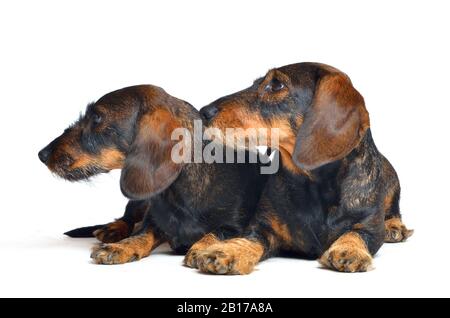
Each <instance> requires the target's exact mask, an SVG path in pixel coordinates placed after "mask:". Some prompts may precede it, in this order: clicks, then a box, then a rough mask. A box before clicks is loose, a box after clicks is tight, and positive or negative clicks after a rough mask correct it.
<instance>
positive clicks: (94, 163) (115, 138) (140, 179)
mask: <svg viewBox="0 0 450 318" xmlns="http://www.w3.org/2000/svg"><path fill="white" fill-rule="evenodd" d="M195 116H198V115H197V114H196V111H195V109H194V108H193V107H192V106H191V105H189V104H188V103H186V102H184V101H181V100H179V99H176V98H175V97H172V96H170V95H169V94H167V93H166V92H165V91H164V90H163V89H161V88H158V87H155V86H150V85H141V86H132V87H127V88H123V89H120V90H117V91H114V92H111V93H109V94H106V95H105V96H103V97H101V98H100V99H99V100H98V101H97V102H95V103H91V104H89V105H88V106H87V109H86V112H85V114H84V115H82V116H81V117H80V118H79V119H78V120H77V121H76V122H75V123H74V124H72V125H71V126H70V127H69V128H67V129H66V130H65V131H64V133H63V134H62V135H61V136H59V137H58V138H56V139H55V140H53V141H52V142H51V143H50V144H49V145H48V146H46V147H45V148H44V149H42V150H41V151H40V152H39V159H40V160H41V161H42V162H43V163H44V164H45V165H46V166H47V167H48V168H49V169H50V171H52V172H54V173H55V174H57V175H58V176H60V177H62V178H64V179H67V180H70V181H77V180H82V179H88V178H89V177H91V176H93V175H96V174H99V173H104V172H109V171H110V170H112V169H122V174H121V189H122V192H123V193H124V194H125V195H126V196H127V197H129V198H131V199H145V198H148V197H150V196H152V195H154V194H156V193H159V192H161V191H163V190H164V189H166V188H167V187H168V186H169V185H170V184H171V183H172V182H173V181H174V180H175V179H176V178H177V176H178V175H179V173H180V171H181V169H182V165H181V164H176V163H174V162H173V161H172V160H171V157H170V154H171V149H172V146H173V145H174V142H173V141H172V140H171V133H172V131H173V130H174V129H175V128H178V127H180V128H182V127H190V125H191V122H192V119H193V117H194V118H195Z"/></svg>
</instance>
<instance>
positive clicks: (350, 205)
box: [195, 63, 412, 274]
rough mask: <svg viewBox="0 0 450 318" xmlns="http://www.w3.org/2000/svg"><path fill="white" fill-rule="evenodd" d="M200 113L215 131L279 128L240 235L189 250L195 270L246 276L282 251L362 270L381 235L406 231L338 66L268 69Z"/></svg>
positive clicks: (393, 180) (396, 236)
mask: <svg viewBox="0 0 450 318" xmlns="http://www.w3.org/2000/svg"><path fill="white" fill-rule="evenodd" d="M201 114H202V116H203V117H204V118H205V119H206V120H207V121H208V122H209V126H214V127H218V128H219V129H221V130H222V131H224V130H225V128H252V127H254V128H259V127H263V128H268V129H270V128H278V129H279V136H280V138H279V139H280V140H279V151H280V157H281V161H282V165H281V166H282V167H281V170H280V171H279V172H278V173H277V174H276V175H272V176H271V177H270V178H269V180H268V183H267V184H266V187H265V189H264V191H263V195H262V198H261V201H260V202H259V205H258V208H257V212H256V215H255V217H254V218H253V219H252V221H251V225H250V226H249V228H248V229H247V230H246V233H245V235H244V236H242V237H240V238H234V239H230V240H227V241H224V242H218V243H216V244H214V245H212V246H210V247H208V248H206V249H205V250H203V251H201V252H198V251H197V263H196V264H195V265H197V266H198V267H199V269H200V270H202V271H204V272H210V273H216V274H247V273H249V272H251V271H252V270H253V268H254V266H255V265H256V264H257V263H258V262H259V261H261V260H263V259H266V258H268V257H271V256H273V255H277V254H280V253H283V252H288V253H290V254H295V255H299V256H302V257H305V258H310V259H317V258H318V259H319V262H320V263H321V264H322V265H323V266H326V267H328V268H330V269H333V270H337V271H341V272H359V271H366V270H367V269H368V268H369V267H370V265H371V263H372V255H374V254H375V253H376V252H377V251H378V249H379V248H380V247H381V245H382V244H383V242H402V241H404V240H406V239H407V238H408V237H409V236H410V235H411V234H412V230H408V229H407V228H406V227H405V226H404V225H403V223H402V221H401V216H400V209H399V199H400V185H399V180H398V177H397V174H396V172H395V170H394V168H393V167H392V166H391V164H390V163H389V161H388V160H387V159H386V158H385V157H384V156H383V155H382V154H381V153H380V152H379V151H378V149H377V147H376V146H375V143H374V141H373V139H372V134H371V131H370V124H369V114H368V112H367V110H366V108H365V104H364V99H363V97H362V96H361V95H360V94H359V93H358V91H357V90H356V89H355V88H354V87H353V85H352V82H351V81H350V79H349V77H348V76H347V75H345V74H344V73H342V72H341V71H339V70H337V69H335V68H333V67H330V66H327V65H323V64H316V63H300V64H293V65H287V66H284V67H281V68H277V69H273V70H271V71H269V72H268V73H267V74H266V76H264V77H263V78H260V79H258V80H256V81H255V82H254V84H253V85H252V86H251V87H249V88H247V89H245V90H243V91H240V92H238V93H235V94H232V95H229V96H226V97H223V98H220V99H219V100H217V101H215V102H214V103H212V104H210V105H208V106H206V107H204V108H203V109H202V110H201ZM241 134H243V135H242V136H240V137H241V138H245V137H246V136H245V131H243V130H242V131H241Z"/></svg>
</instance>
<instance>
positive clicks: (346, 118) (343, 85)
mask: <svg viewBox="0 0 450 318" xmlns="http://www.w3.org/2000/svg"><path fill="white" fill-rule="evenodd" d="M316 87H317V88H316V91H315V95H314V99H313V103H312V105H311V108H310V109H309V111H308V112H307V113H306V115H305V118H304V121H303V123H302V125H301V126H300V129H299V131H298V133H297V139H296V143H295V148H294V155H293V159H294V162H295V163H296V164H297V165H298V166H299V167H300V168H302V169H305V170H312V169H315V168H318V167H320V166H322V165H325V164H327V163H330V162H333V161H336V160H340V159H342V158H344V157H345V156H346V155H348V154H349V153H350V152H351V151H352V150H353V149H354V148H355V147H356V146H357V145H358V144H359V142H360V141H361V139H362V137H363V136H364V134H365V132H366V130H367V129H368V128H369V125H370V123H369V114H368V112H367V110H366V108H365V106H364V99H363V97H362V96H361V95H360V94H359V92H358V91H357V90H356V89H355V88H354V87H353V85H352V83H351V81H350V79H349V78H348V77H347V76H346V75H345V74H342V73H338V74H336V73H335V74H329V75H326V76H324V77H323V78H322V79H320V80H319V83H318V85H317V86H316Z"/></svg>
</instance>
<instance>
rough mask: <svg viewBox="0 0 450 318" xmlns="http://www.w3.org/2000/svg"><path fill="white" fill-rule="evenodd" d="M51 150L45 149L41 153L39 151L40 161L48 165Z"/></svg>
mask: <svg viewBox="0 0 450 318" xmlns="http://www.w3.org/2000/svg"><path fill="white" fill-rule="evenodd" d="M51 152H52V151H51V149H50V147H49V146H47V147H45V148H44V149H42V150H41V151H39V154H38V156H39V160H41V161H42V163H45V164H47V162H48V158H50V154H51Z"/></svg>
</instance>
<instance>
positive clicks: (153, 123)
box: [39, 85, 267, 264]
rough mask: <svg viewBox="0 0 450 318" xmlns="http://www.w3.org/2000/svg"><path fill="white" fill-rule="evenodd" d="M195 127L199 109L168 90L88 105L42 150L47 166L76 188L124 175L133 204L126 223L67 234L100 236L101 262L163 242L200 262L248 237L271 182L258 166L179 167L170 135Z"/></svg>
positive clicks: (133, 90) (137, 91)
mask: <svg viewBox="0 0 450 318" xmlns="http://www.w3.org/2000/svg"><path fill="white" fill-rule="evenodd" d="M194 120H200V115H199V112H198V111H197V110H196V109H195V108H194V107H192V106H191V105H190V104H188V103H187V102H184V101H182V100H179V99H177V98H175V97H172V96H170V95H169V94H167V93H166V92H165V91H164V90H163V89H161V88H158V87H155V86H150V85H141V86H133V87H127V88H124V89H121V90H117V91H114V92H112V93H109V94H107V95H105V96H103V97H101V98H100V99H99V100H98V101H97V102H95V103H92V104H90V105H88V107H87V109H86V112H85V114H84V115H83V116H82V117H81V118H80V119H79V120H78V121H77V122H76V123H74V124H73V125H71V126H70V127H69V128H67V129H66V130H65V131H64V133H63V134H62V135H61V136H59V137H58V138H56V139H55V140H54V141H52V142H51V143H50V144H49V145H48V146H47V147H45V148H44V149H43V150H41V151H40V153H39V158H40V160H41V161H42V162H43V163H45V164H46V165H47V167H48V168H49V169H50V170H51V171H52V172H54V173H55V174H56V175H58V176H60V177H62V178H64V179H67V180H70V181H77V180H83V179H87V178H90V177H91V176H93V175H96V174H99V173H105V172H108V171H110V170H112V169H122V171H121V179H120V186H121V190H122V192H123V194H124V195H125V196H127V197H128V198H129V199H130V201H129V203H128V205H127V208H126V211H125V214H124V216H123V217H122V218H121V219H119V220H117V221H116V222H113V223H110V224H108V225H106V226H94V227H88V228H83V229H78V230H75V231H71V232H68V233H67V234H68V235H71V236H92V233H93V232H94V231H95V232H94V233H95V235H96V236H97V238H98V239H100V240H101V241H103V242H104V244H101V245H99V246H97V247H95V248H94V250H93V252H92V255H91V257H92V258H93V260H94V261H95V262H96V263H99V264H121V263H126V262H130V261H134V260H138V259H141V258H142V257H145V256H148V255H149V254H150V252H151V251H152V250H153V249H154V248H156V247H157V246H158V245H159V244H161V243H164V242H168V243H169V244H170V246H171V247H172V249H173V250H174V251H176V252H177V253H186V251H187V250H188V249H189V248H191V252H190V254H189V255H190V262H194V261H195V251H196V250H198V249H204V248H206V247H207V246H208V245H210V244H212V243H215V242H217V241H218V240H221V239H227V238H230V237H236V236H240V235H242V233H243V230H244V229H245V228H246V227H247V226H248V224H249V221H250V219H251V218H252V216H253V214H254V212H255V208H256V204H257V202H258V201H259V198H260V195H261V192H262V189H263V187H264V184H265V182H266V179H267V177H266V176H265V175H261V174H260V171H259V164H257V163H255V164H206V163H175V162H174V161H173V160H172V159H171V150H172V148H173V146H174V143H175V141H173V140H172V139H171V133H172V132H173V131H174V129H176V128H185V129H187V130H188V131H190V132H192V130H193V122H194ZM140 221H142V225H141V227H140V228H139V229H138V230H137V231H136V232H134V233H132V231H133V228H134V226H135V224H136V223H138V222H140ZM130 235H131V236H130ZM199 240H200V241H199ZM196 242H197V243H196ZM194 243H196V244H195V245H194ZM193 245H194V246H193Z"/></svg>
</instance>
